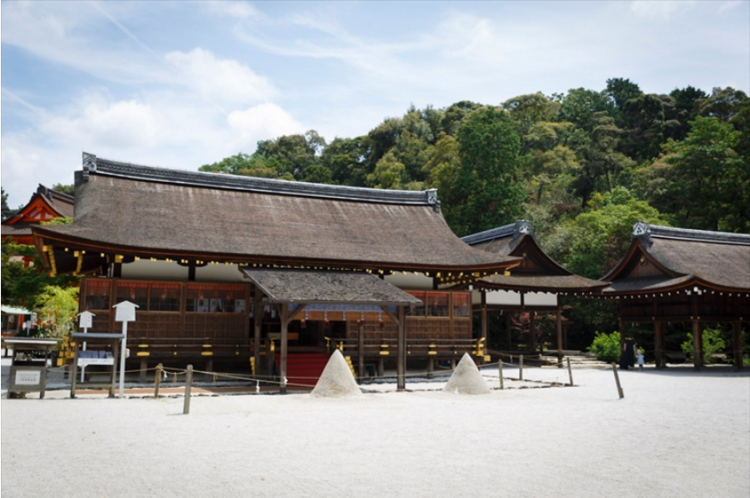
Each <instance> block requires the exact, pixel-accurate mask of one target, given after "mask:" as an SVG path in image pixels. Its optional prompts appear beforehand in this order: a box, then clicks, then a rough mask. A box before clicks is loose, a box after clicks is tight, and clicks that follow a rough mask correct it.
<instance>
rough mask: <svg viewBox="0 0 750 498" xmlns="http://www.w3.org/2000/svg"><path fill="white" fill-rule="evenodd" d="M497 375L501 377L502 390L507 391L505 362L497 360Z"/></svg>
mask: <svg viewBox="0 0 750 498" xmlns="http://www.w3.org/2000/svg"><path fill="white" fill-rule="evenodd" d="M497 374H498V376H499V377H500V389H505V386H504V385H503V360H497Z"/></svg>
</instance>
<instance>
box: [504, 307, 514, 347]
mask: <svg viewBox="0 0 750 498" xmlns="http://www.w3.org/2000/svg"><path fill="white" fill-rule="evenodd" d="M505 331H506V332H507V333H508V348H507V350H508V351H511V350H512V349H513V340H512V339H513V323H512V322H511V319H510V310H508V313H507V314H506V315H505Z"/></svg>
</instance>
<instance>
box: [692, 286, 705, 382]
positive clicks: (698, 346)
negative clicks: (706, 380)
mask: <svg viewBox="0 0 750 498" xmlns="http://www.w3.org/2000/svg"><path fill="white" fill-rule="evenodd" d="M690 307H691V313H690V314H691V315H692V316H691V317H690V320H691V322H692V324H693V367H694V368H695V369H696V370H700V369H701V367H702V366H703V333H702V332H701V324H700V317H699V316H698V296H697V294H696V293H695V292H693V293H692V295H691V296H690Z"/></svg>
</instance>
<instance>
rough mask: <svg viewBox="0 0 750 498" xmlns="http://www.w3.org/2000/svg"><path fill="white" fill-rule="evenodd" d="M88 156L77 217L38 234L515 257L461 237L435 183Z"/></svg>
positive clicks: (460, 258)
mask: <svg viewBox="0 0 750 498" xmlns="http://www.w3.org/2000/svg"><path fill="white" fill-rule="evenodd" d="M86 161H87V163H88V164H87V165H85V166H84V170H83V171H81V172H77V174H76V180H77V182H76V212H75V219H74V222H73V224H71V225H65V226H55V227H39V228H35V229H34V233H35V234H36V236H37V238H38V239H49V240H52V241H57V242H56V243H57V244H61V243H63V242H64V243H67V244H69V246H70V247H77V248H81V249H85V248H87V247H91V248H95V249H97V251H102V252H107V251H109V252H112V251H118V252H120V253H122V254H126V255H127V254H136V255H138V254H140V255H144V254H155V255H165V256H169V255H177V256H178V257H179V255H185V256H188V255H190V256H195V257H200V256H205V257H206V258H209V257H217V258H225V259H230V260H231V258H235V259H239V260H253V259H262V260H264V261H283V262H300V263H303V264H304V263H313V264H314V263H316V262H318V263H332V264H341V265H347V266H350V267H362V266H366V265H369V266H381V267H393V268H398V269H415V270H417V269H433V268H446V269H449V268H456V269H488V270H489V269H495V270H497V269H502V268H505V267H507V266H509V265H513V264H514V263H515V262H516V261H517V258H509V257H506V256H502V255H494V254H489V253H487V252H484V251H479V250H476V249H472V248H470V247H468V246H466V245H465V244H464V243H463V242H461V240H460V239H459V238H458V237H456V235H455V234H453V232H452V231H451V230H450V228H449V227H448V225H447V224H446V223H445V220H444V219H443V217H442V215H441V214H440V212H439V202H438V201H437V195H436V192H435V191H430V190H428V191H423V192H411V191H387V190H377V189H363V188H351V187H340V186H335V185H318V184H305V183H301V182H288V181H281V180H268V179H262V178H248V177H239V176H233V175H222V174H212V173H193V172H183V171H176V170H165V169H163V168H150V167H146V166H138V165H131V164H126V163H119V162H114V161H107V160H103V159H100V158H93V159H92V157H87V158H86ZM92 164H93V165H92ZM38 243H39V242H38ZM42 243H44V242H42Z"/></svg>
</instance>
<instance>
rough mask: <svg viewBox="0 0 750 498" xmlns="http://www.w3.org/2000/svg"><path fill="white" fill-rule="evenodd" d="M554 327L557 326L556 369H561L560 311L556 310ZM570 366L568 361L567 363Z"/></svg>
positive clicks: (561, 337) (561, 334)
mask: <svg viewBox="0 0 750 498" xmlns="http://www.w3.org/2000/svg"><path fill="white" fill-rule="evenodd" d="M555 325H556V326H557V368H562V360H563V333H562V311H560V308H557V312H556V313H555ZM568 365H570V361H568Z"/></svg>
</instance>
